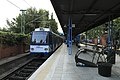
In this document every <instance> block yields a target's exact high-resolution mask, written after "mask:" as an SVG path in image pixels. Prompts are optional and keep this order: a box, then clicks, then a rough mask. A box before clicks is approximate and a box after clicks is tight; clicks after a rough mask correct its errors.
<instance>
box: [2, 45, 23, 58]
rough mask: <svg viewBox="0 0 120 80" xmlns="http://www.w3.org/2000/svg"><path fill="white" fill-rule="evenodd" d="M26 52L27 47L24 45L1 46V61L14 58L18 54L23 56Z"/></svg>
mask: <svg viewBox="0 0 120 80" xmlns="http://www.w3.org/2000/svg"><path fill="white" fill-rule="evenodd" d="M24 52H25V46H23V45H16V46H1V47H0V59H2V58H5V57H10V56H14V55H17V54H23V53H24Z"/></svg>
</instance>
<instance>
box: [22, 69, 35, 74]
mask: <svg viewBox="0 0 120 80" xmlns="http://www.w3.org/2000/svg"><path fill="white" fill-rule="evenodd" d="M34 71H35V70H34V69H23V70H21V72H23V73H32V72H34Z"/></svg>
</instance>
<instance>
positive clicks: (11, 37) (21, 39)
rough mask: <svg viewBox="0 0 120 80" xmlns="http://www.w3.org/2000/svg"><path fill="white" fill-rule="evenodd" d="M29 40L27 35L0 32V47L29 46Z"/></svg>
mask: <svg viewBox="0 0 120 80" xmlns="http://www.w3.org/2000/svg"><path fill="white" fill-rule="evenodd" d="M29 40H30V36H29V35H24V34H16V33H10V32H1V31H0V45H4V46H5V45H7V46H13V45H20V44H25V43H27V44H29Z"/></svg>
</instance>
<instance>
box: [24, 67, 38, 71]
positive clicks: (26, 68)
mask: <svg viewBox="0 0 120 80" xmlns="http://www.w3.org/2000/svg"><path fill="white" fill-rule="evenodd" d="M37 68H38V67H34V66H27V67H25V68H24V69H34V70H35V69H37Z"/></svg>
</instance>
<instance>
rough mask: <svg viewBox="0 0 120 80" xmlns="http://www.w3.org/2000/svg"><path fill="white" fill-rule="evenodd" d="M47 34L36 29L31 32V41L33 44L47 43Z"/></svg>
mask: <svg viewBox="0 0 120 80" xmlns="http://www.w3.org/2000/svg"><path fill="white" fill-rule="evenodd" d="M48 42H49V36H48V32H40V31H36V32H33V34H32V43H34V44H48Z"/></svg>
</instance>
